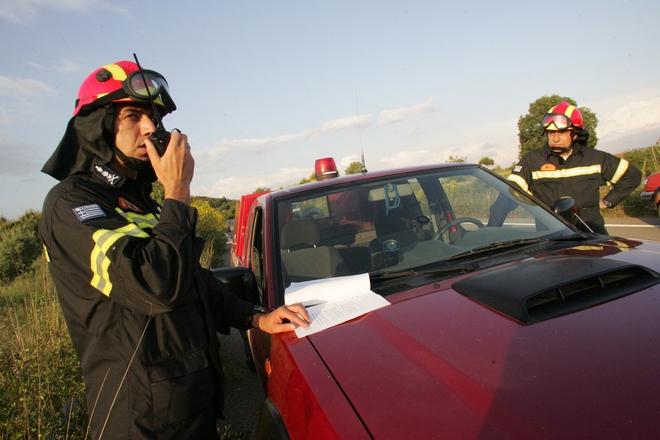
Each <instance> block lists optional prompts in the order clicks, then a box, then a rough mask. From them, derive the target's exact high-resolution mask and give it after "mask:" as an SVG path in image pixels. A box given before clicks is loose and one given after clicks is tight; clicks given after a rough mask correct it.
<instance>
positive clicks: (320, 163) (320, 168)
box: [314, 157, 339, 181]
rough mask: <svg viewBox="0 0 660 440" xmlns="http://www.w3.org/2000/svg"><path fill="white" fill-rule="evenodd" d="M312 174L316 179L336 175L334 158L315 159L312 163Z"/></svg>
mask: <svg viewBox="0 0 660 440" xmlns="http://www.w3.org/2000/svg"><path fill="white" fill-rule="evenodd" d="M314 174H315V175H316V180H317V181H321V180H325V179H332V178H334V177H338V176H339V171H337V165H336V164H335V160H334V159H333V158H332V157H324V158H323V159H316V163H315V164H314Z"/></svg>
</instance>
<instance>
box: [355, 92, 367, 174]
mask: <svg viewBox="0 0 660 440" xmlns="http://www.w3.org/2000/svg"><path fill="white" fill-rule="evenodd" d="M355 110H356V111H357V120H358V133H359V134H360V153H361V154H362V163H361V165H362V169H361V170H360V172H361V173H362V174H367V166H366V165H365V163H364V149H363V148H362V128H361V127H360V109H359V107H358V99H357V87H355Z"/></svg>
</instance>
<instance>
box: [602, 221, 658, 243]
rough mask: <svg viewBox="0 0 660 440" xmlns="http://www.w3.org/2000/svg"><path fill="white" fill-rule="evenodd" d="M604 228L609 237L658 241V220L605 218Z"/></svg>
mask: <svg viewBox="0 0 660 440" xmlns="http://www.w3.org/2000/svg"><path fill="white" fill-rule="evenodd" d="M605 227H606V228H607V232H609V233H610V235H617V236H619V237H626V238H636V239H639V240H653V241H660V218H658V217H652V218H630V217H625V218H606V219H605Z"/></svg>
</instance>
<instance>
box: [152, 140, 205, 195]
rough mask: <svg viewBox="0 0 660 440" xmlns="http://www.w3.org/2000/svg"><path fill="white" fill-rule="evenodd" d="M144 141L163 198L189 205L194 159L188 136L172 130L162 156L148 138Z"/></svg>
mask: <svg viewBox="0 0 660 440" xmlns="http://www.w3.org/2000/svg"><path fill="white" fill-rule="evenodd" d="M144 143H145V145H146V147H147V154H149V160H150V161H151V165H152V166H153V168H154V171H155V172H156V177H158V180H159V181H160V182H161V183H162V184H163V190H164V192H165V198H166V199H175V200H178V201H180V202H182V203H185V204H187V205H189V204H190V182H191V181H192V178H193V174H194V171H195V160H194V159H193V157H192V154H190V144H188V136H186V135H185V134H182V133H180V132H178V131H173V132H172V135H171V137H170V143H169V144H168V145H167V149H166V150H165V154H163V156H162V157H161V156H159V155H158V151H157V150H156V147H154V144H153V143H152V142H151V141H150V140H149V139H145V141H144Z"/></svg>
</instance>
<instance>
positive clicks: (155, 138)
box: [133, 54, 176, 156]
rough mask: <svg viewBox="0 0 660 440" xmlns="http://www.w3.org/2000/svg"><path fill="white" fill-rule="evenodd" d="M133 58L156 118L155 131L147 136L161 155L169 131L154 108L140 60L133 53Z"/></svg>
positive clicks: (168, 141) (166, 143) (167, 141)
mask: <svg viewBox="0 0 660 440" xmlns="http://www.w3.org/2000/svg"><path fill="white" fill-rule="evenodd" d="M133 58H135V64H137V66H138V70H139V71H140V76H141V77H142V82H143V83H144V87H145V88H146V90H147V95H148V96H149V102H150V103H151V109H152V110H153V112H154V118H156V131H155V132H154V133H153V134H152V135H151V136H149V139H150V140H151V142H153V144H154V147H156V150H158V154H159V155H161V156H162V155H163V154H165V150H166V149H167V145H168V144H169V143H170V132H169V131H167V130H165V127H164V126H163V119H162V118H161V117H160V112H159V111H158V109H157V108H156V102H155V101H154V97H153V96H152V94H151V91H150V90H149V86H148V85H147V78H146V77H145V76H144V70H143V69H142V66H140V62H139V61H138V57H137V55H136V54H133ZM175 130H176V128H175Z"/></svg>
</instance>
